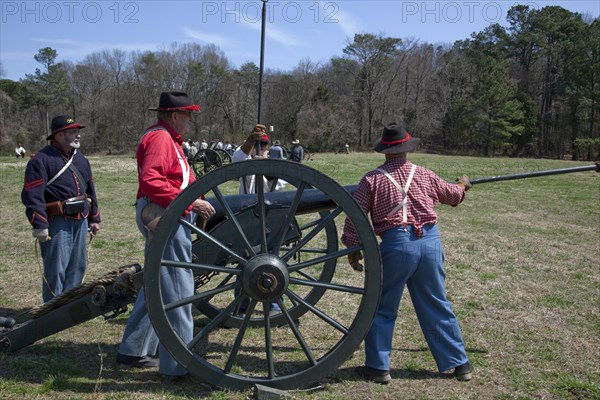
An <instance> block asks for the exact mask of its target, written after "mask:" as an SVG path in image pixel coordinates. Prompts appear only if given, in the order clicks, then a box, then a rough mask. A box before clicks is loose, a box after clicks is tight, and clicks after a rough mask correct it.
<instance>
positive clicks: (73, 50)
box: [31, 38, 158, 56]
mask: <svg viewBox="0 0 600 400" xmlns="http://www.w3.org/2000/svg"><path fill="white" fill-rule="evenodd" d="M31 40H32V41H33V42H39V43H44V44H46V45H54V46H56V45H59V46H64V47H63V48H62V49H61V50H60V51H59V55H60V56H63V55H65V54H68V55H71V56H75V55H79V56H86V55H88V54H90V53H93V52H95V51H100V50H104V49H119V50H123V51H134V50H142V51H143V50H156V48H157V46H158V44H157V43H112V42H88V41H78V40H73V39H55V38H32V39H31Z"/></svg>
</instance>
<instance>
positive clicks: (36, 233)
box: [31, 228, 51, 242]
mask: <svg viewBox="0 0 600 400" xmlns="http://www.w3.org/2000/svg"><path fill="white" fill-rule="evenodd" d="M31 235H32V236H33V237H34V238H36V239H37V240H39V241H40V242H45V241H47V240H50V239H51V238H50V236H49V235H48V228H43V229H32V230H31Z"/></svg>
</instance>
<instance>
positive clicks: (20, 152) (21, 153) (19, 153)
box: [15, 144, 27, 158]
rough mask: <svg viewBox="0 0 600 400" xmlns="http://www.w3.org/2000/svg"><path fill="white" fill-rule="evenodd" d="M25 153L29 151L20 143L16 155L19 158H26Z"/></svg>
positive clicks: (16, 148)
mask: <svg viewBox="0 0 600 400" xmlns="http://www.w3.org/2000/svg"><path fill="white" fill-rule="evenodd" d="M25 153H27V151H26V150H25V149H24V148H23V146H21V145H20V144H18V145H17V147H15V156H16V157H17V158H25Z"/></svg>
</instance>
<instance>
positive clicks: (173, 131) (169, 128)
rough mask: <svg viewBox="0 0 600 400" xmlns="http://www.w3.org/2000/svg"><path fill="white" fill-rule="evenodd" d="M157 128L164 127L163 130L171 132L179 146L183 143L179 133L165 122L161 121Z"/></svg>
mask: <svg viewBox="0 0 600 400" xmlns="http://www.w3.org/2000/svg"><path fill="white" fill-rule="evenodd" d="M156 126H162V127H163V128H165V130H166V131H167V132H169V134H170V135H171V137H172V138H173V140H175V141H176V142H177V143H179V145H181V144H182V143H183V137H182V136H181V135H180V134H179V133H177V131H175V128H173V127H172V126H171V125H169V124H167V123H166V122H165V121H163V120H159V121H158V123H157V124H156Z"/></svg>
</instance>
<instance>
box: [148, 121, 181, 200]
mask: <svg viewBox="0 0 600 400" xmlns="http://www.w3.org/2000/svg"><path fill="white" fill-rule="evenodd" d="M162 130H164V128H162V127H155V128H152V129H149V130H147V131H146V132H144V134H143V135H142V137H140V140H139V142H141V141H142V138H143V137H144V136H146V135H147V134H149V133H150V132H154V131H162ZM139 142H138V143H139ZM173 149H174V150H175V154H177V161H179V166H180V167H181V173H182V175H183V180H182V181H181V186H180V187H179V189H181V190H183V189H185V188H186V187H187V185H188V184H189V183H190V165H189V164H188V163H187V161H186V160H185V159H184V158H183V157H182V156H181V153H179V151H178V150H177V145H176V144H175V142H173ZM138 172H139V171H138Z"/></svg>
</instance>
